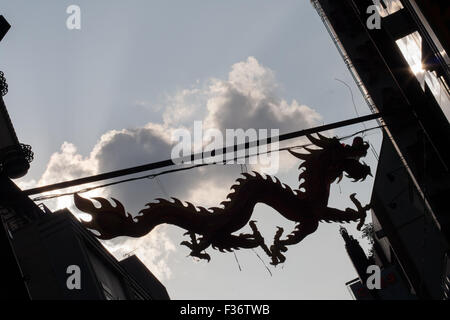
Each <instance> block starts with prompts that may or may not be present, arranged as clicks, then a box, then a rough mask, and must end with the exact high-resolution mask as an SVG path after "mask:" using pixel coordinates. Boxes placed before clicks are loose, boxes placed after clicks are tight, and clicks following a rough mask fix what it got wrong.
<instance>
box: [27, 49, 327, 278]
mask: <svg viewBox="0 0 450 320" xmlns="http://www.w3.org/2000/svg"><path fill="white" fill-rule="evenodd" d="M278 89H279V84H278V83H277V81H276V78H275V74H274V72H273V71H272V70H270V69H269V68H267V67H265V66H263V65H261V64H260V63H259V62H258V61H257V60H256V59H255V58H254V57H249V58H248V59H247V60H245V61H242V62H239V63H236V64H234V65H233V66H232V68H231V71H230V73H229V75H228V78H227V79H215V78H212V79H209V80H208V81H206V82H205V83H201V84H199V83H196V84H195V85H194V86H193V87H192V88H189V89H185V90H180V91H179V92H176V93H175V94H173V95H172V96H169V97H168V98H167V100H166V102H165V108H164V112H163V117H162V119H163V121H162V123H153V122H149V123H148V124H147V125H145V126H144V127H140V128H132V129H122V130H112V131H109V132H107V133H105V134H103V135H102V136H101V137H100V139H99V141H98V142H97V144H96V145H95V147H94V148H93V149H92V151H91V153H90V154H89V155H87V156H83V155H81V154H79V153H78V152H77V149H76V146H74V145H73V144H71V143H68V142H65V143H64V144H63V145H62V146H61V149H60V151H58V152H56V153H54V154H53V155H52V156H51V158H50V160H49V163H48V166H47V168H46V170H45V172H44V174H43V175H42V177H41V178H40V179H39V181H38V182H37V183H36V184H37V185H45V184H49V183H54V182H58V181H62V180H69V179H74V178H79V177H82V176H88V175H92V174H97V173H100V172H106V171H111V170H117V169H120V168H124V167H129V166H136V165H140V164H144V163H149V162H153V161H159V160H165V159H167V158H169V157H170V154H171V149H172V147H173V145H174V143H175V142H174V141H172V133H173V132H174V130H176V129H177V128H180V127H182V128H186V129H188V130H192V126H193V122H194V120H202V121H203V123H204V128H205V129H207V128H215V129H219V130H221V131H224V130H225V129H236V128H242V129H244V130H245V129H249V128H255V129H279V130H280V133H284V132H289V131H293V130H300V129H302V128H306V127H311V126H314V125H316V124H317V123H318V122H319V121H320V119H321V117H320V115H319V114H318V113H317V112H316V111H314V110H313V109H312V108H310V107H308V106H305V105H301V104H300V103H298V102H297V101H296V100H293V101H291V102H288V101H286V100H284V99H282V98H281V97H279V94H278ZM293 163H294V162H286V163H285V167H287V168H290V165H291V164H293ZM239 170H240V167H239V165H234V166H228V165H227V166H224V165H218V166H214V167H203V168H198V169H194V170H191V171H187V172H182V173H174V174H169V175H165V176H161V177H159V178H158V179H153V180H148V179H147V180H140V181H139V182H136V183H130V184H128V183H127V184H121V185H117V186H114V187H112V188H108V189H97V190H95V191H92V192H90V193H86V194H83V196H87V197H89V196H93V195H95V196H104V197H108V196H110V195H114V198H117V199H119V200H121V201H123V203H124V205H125V206H126V208H127V210H128V211H129V212H130V213H133V212H134V213H137V212H138V211H139V210H140V209H142V208H143V207H144V205H145V203H147V202H150V201H152V199H154V198H155V197H161V196H162V197H167V196H175V197H178V198H180V199H183V200H187V201H191V202H193V203H194V204H197V205H203V206H213V205H217V204H219V203H220V202H221V201H222V200H224V198H225V196H226V194H227V193H228V188H229V187H230V186H231V184H232V183H233V181H234V179H235V178H237V177H238V175H239ZM25 184H27V187H29V186H30V184H34V182H33V181H32V182H23V183H22V186H25ZM65 191H66V190H65ZM49 206H50V207H52V209H56V208H61V207H66V206H68V207H70V209H71V210H72V211H74V212H76V210H75V209H74V208H73V204H72V199H71V198H70V197H65V198H60V199H58V200H55V201H53V202H52V203H49ZM104 245H105V246H106V247H107V248H109V249H110V250H111V252H112V253H113V254H114V255H115V256H116V257H117V258H119V259H122V258H123V255H124V254H126V253H128V252H131V251H132V252H133V253H135V254H137V255H138V256H139V257H140V258H141V260H143V261H144V263H146V264H147V266H148V267H149V268H150V269H151V270H152V271H153V272H154V273H155V274H157V275H158V276H160V277H162V278H164V277H170V270H169V268H168V265H167V260H168V259H169V258H170V252H172V251H173V250H175V246H174V245H173V243H172V240H171V239H170V237H169V236H168V233H167V231H166V227H164V226H163V227H159V228H157V229H156V230H154V231H153V232H152V233H151V234H149V235H147V236H145V237H142V238H140V239H124V238H116V239H114V240H111V241H106V242H104Z"/></svg>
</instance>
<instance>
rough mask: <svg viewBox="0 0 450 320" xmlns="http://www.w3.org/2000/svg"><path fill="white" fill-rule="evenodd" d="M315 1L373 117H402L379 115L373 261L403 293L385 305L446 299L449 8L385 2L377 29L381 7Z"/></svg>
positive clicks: (365, 0) (364, 1) (410, 0)
mask: <svg viewBox="0 0 450 320" xmlns="http://www.w3.org/2000/svg"><path fill="white" fill-rule="evenodd" d="M311 2H312V3H313V5H314V7H315V8H316V10H317V12H318V13H319V15H320V17H321V18H322V20H323V22H324V24H325V26H326V28H327V30H328V31H329V33H330V35H331V37H332V40H333V41H334V43H335V44H336V46H337V48H338V51H339V53H340V54H341V55H342V58H343V59H344V61H345V63H346V65H347V66H348V68H349V70H350V72H351V73H352V76H353V77H354V79H355V82H356V84H357V85H358V86H359V88H360V90H361V92H362V94H363V97H364V98H365V99H366V101H367V103H368V106H369V108H370V110H371V111H372V112H373V113H378V112H381V113H382V114H385V113H386V112H392V111H394V110H402V111H401V112H399V113H392V114H390V115H389V116H383V117H382V122H383V124H385V127H384V130H383V131H384V133H383V135H384V137H383V145H382V149H381V155H380V159H379V164H378V172H377V174H376V179H375V185H374V191H373V195H372V199H371V205H372V210H373V212H372V220H373V222H374V228H375V239H374V259H375V263H376V264H377V265H379V266H381V267H382V270H383V272H387V270H393V271H392V272H394V273H395V274H396V275H397V277H396V278H397V279H400V280H401V283H402V286H403V287H404V288H406V290H400V289H399V290H397V289H396V290H394V291H395V292H394V291H391V292H390V294H387V295H385V296H384V295H380V298H382V299H384V298H386V299H387V298H389V299H395V298H400V299H409V298H410V297H412V296H413V297H416V298H423V299H442V298H443V297H444V290H443V288H444V285H443V283H444V279H445V277H446V275H445V271H443V270H444V269H445V268H444V267H443V266H444V265H445V261H446V259H447V258H446V256H445V253H446V252H448V250H449V239H450V215H449V212H448V195H449V194H450V171H449V163H450V148H449V145H450V125H449V120H450V91H449V84H450V72H449V66H450V59H449V56H448V49H449V47H448V43H449V42H448V28H442V26H443V25H445V24H446V22H445V21H446V19H445V15H446V13H445V10H447V11H446V12H447V15H448V5H447V4H444V2H440V4H439V1H435V0H430V1H428V0H427V1H417V0H382V1H379V2H378V3H379V4H380V6H378V8H377V9H378V10H377V11H378V13H379V17H380V19H381V23H380V28H369V26H368V24H367V21H368V19H369V16H370V15H371V14H368V10H367V9H368V8H369V7H370V6H373V5H374V4H375V1H370V0H358V1H354V0H342V1H334V0H313V1H311ZM442 5H444V6H445V10H441V9H439V8H443V7H442ZM447 20H448V19H447ZM447 24H448V22H447ZM389 272H390V271H389ZM396 283H397V282H396ZM396 288H399V287H396ZM405 292H406V294H405ZM357 298H358V299H359V298H361V297H360V296H359V297H357Z"/></svg>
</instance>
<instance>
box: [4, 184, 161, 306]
mask: <svg viewBox="0 0 450 320" xmlns="http://www.w3.org/2000/svg"><path fill="white" fill-rule="evenodd" d="M6 194H7V195H8V197H9V198H10V199H11V200H12V201H8V200H6V199H5V198H2V199H0V201H1V202H0V203H1V207H0V208H1V211H0V212H1V216H2V222H3V224H4V226H5V227H6V230H7V234H8V236H9V237H8V238H9V240H10V243H11V244H12V248H13V250H14V253H15V257H16V261H17V262H18V265H19V267H20V270H21V277H22V281H23V283H24V284H25V287H26V290H27V292H28V295H29V298H30V299H38V300H41V299H45V300H47V299H64V300H105V299H107V300H161V299H169V296H168V294H167V291H166V289H165V287H164V286H163V285H162V284H161V283H160V282H159V281H158V279H157V278H156V277H155V276H154V275H153V274H152V273H151V272H150V271H149V270H148V269H147V268H146V267H145V266H144V265H143V264H142V262H140V260H139V259H138V258H137V257H136V256H131V257H128V258H127V259H125V260H123V261H120V262H119V261H117V260H116V259H115V258H114V257H113V256H112V255H111V254H110V253H109V252H108V251H107V250H106V249H105V248H104V247H103V245H102V244H101V243H100V242H99V241H98V240H97V239H96V238H95V237H94V235H93V234H92V233H91V232H90V231H88V230H86V229H85V228H84V227H82V226H81V224H80V223H79V222H78V220H77V219H76V218H75V217H74V216H73V215H72V214H71V213H70V212H69V210H67V209H63V210H59V211H56V212H50V210H48V209H47V208H46V207H45V206H43V205H41V206H39V207H38V206H36V205H35V204H34V203H33V202H32V201H31V200H29V199H28V198H27V197H25V196H23V195H22V194H21V190H20V189H18V188H17V187H16V186H15V185H14V184H13V183H12V182H11V181H10V180H9V179H3V181H2V195H6ZM5 200H6V201H5ZM73 266H75V267H76V268H77V269H78V270H79V276H80V278H79V279H80V280H79V283H80V286H81V287H80V288H73V286H70V285H68V282H70V283H71V281H70V279H72V278H71V276H72V275H73V274H74V273H73V269H71V268H73ZM16 285H17V284H16Z"/></svg>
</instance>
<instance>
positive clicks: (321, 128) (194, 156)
mask: <svg viewBox="0 0 450 320" xmlns="http://www.w3.org/2000/svg"><path fill="white" fill-rule="evenodd" d="M381 117H382V115H381V113H374V114H370V115H366V116H361V117H357V118H353V119H348V120H343V121H339V122H334V123H330V124H326V125H322V126H318V127H314V128H308V129H303V130H300V131H295V132H290V133H285V134H282V135H279V136H278V137H272V138H271V139H264V140H262V141H261V140H259V141H258V146H260V145H265V144H270V143H271V141H277V140H278V141H279V142H281V141H285V140H289V139H294V138H299V137H302V136H305V135H307V134H313V133H318V132H321V131H326V130H331V129H336V128H340V127H345V126H349V125H353V124H357V123H360V122H364V121H369V120H374V119H378V118H381ZM251 143H252V142H247V143H243V144H239V145H234V146H228V147H226V148H223V149H220V150H214V151H212V152H211V153H213V154H214V155H212V156H210V157H213V156H217V155H219V154H225V153H227V152H226V149H231V148H233V149H232V150H231V151H229V152H232V151H233V150H234V151H236V150H242V149H249V148H250V144H251ZM252 147H254V146H252ZM203 155H204V154H203V153H202V152H199V153H196V154H192V155H191V159H202V158H203V159H205V157H203ZM182 159H184V158H182ZM175 162H177V161H176V160H175ZM180 162H181V161H178V163H180ZM174 164H175V163H174V161H173V160H171V159H168V160H163V161H159V162H153V163H149V164H145V165H141V166H136V167H131V168H126V169H121V170H116V171H111V172H106V173H101V174H97V175H93V176H89V177H84V178H79V179H74V180H69V181H64V182H59V183H55V184H50V185H47V186H42V187H37V188H32V189H28V190H24V191H23V193H24V194H25V195H27V196H30V195H34V194H39V193H44V192H48V191H53V190H58V189H65V188H69V187H74V186H79V185H82V184H86V183H92V182H97V181H102V180H107V179H112V178H117V177H121V176H126V175H130V174H135V173H139V172H143V171H149V170H154V169H160V168H164V167H169V166H173V165H174Z"/></svg>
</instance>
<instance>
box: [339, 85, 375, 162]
mask: <svg viewBox="0 0 450 320" xmlns="http://www.w3.org/2000/svg"><path fill="white" fill-rule="evenodd" d="M334 80H336V81H339V82H341V83H342V84H343V85H345V86H346V87H347V88H348V90H349V91H350V95H351V97H352V104H353V108H354V109H355V113H356V115H357V116H358V117H359V112H358V108H357V107H356V103H355V98H354V96H353V90H352V88H351V87H350V86H349V85H348V84H347V83H346V82H345V81H343V80H341V79H338V78H334ZM361 124H362V125H363V127H364V129H367V127H366V124H365V123H364V122H361ZM365 134H366V133H365V132H363V134H362V136H363V138H364V137H365ZM369 146H370V150H371V151H372V154H373V156H374V157H375V159H376V160H377V161H378V160H379V156H378V153H377V151H376V150H375V148H374V147H373V145H372V143H370V141H369Z"/></svg>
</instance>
